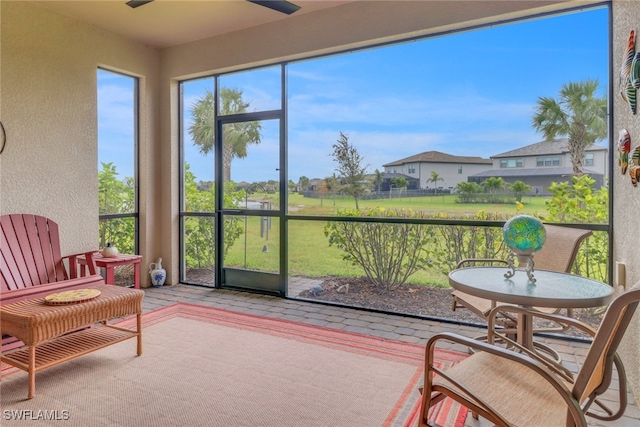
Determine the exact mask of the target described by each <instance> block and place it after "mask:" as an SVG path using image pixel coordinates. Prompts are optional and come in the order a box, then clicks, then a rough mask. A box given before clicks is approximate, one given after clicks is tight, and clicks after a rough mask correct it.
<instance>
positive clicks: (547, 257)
mask: <svg viewBox="0 0 640 427" xmlns="http://www.w3.org/2000/svg"><path fill="white" fill-rule="evenodd" d="M544 228H545V230H546V231H547V240H546V241H545V242H544V245H542V249H540V250H539V251H538V252H536V253H534V254H533V261H534V262H535V267H536V268H537V269H541V270H550V271H557V272H560V273H570V272H571V267H572V266H573V262H574V261H575V259H576V255H578V250H579V249H580V244H581V243H582V241H583V240H584V239H586V238H587V237H589V236H590V235H591V234H592V232H591V230H581V229H579V228H568V227H560V226H557V225H550V224H545V226H544Z"/></svg>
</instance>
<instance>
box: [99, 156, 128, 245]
mask: <svg viewBox="0 0 640 427" xmlns="http://www.w3.org/2000/svg"><path fill="white" fill-rule="evenodd" d="M101 165H102V170H100V171H98V194H99V199H98V209H99V213H100V215H106V214H123V213H132V212H135V189H134V187H135V186H134V180H133V178H132V177H125V178H124V179H123V180H120V179H118V172H117V171H116V166H115V165H114V164H113V163H112V162H109V163H104V162H101ZM98 235H99V239H100V241H99V242H98V246H99V247H101V248H102V247H104V246H105V245H106V244H107V242H109V243H112V244H113V245H114V246H115V247H117V248H118V249H119V250H120V251H121V252H123V253H133V251H134V249H135V241H134V236H135V223H134V221H133V219H132V218H112V219H108V220H103V221H99V224H98Z"/></svg>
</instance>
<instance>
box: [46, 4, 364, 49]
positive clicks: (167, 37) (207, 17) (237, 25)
mask: <svg viewBox="0 0 640 427" xmlns="http://www.w3.org/2000/svg"><path fill="white" fill-rule="evenodd" d="M126 2H127V0H84V1H57V0H41V1H35V3H37V4H39V5H41V6H43V7H46V8H48V9H51V10H54V11H57V12H59V13H61V14H64V15H67V16H70V17H72V18H75V19H78V20H80V21H84V22H87V23H89V24H92V25H95V26H96V27H100V28H103V29H105V30H108V31H110V32H112V33H115V34H119V35H121V36H123V37H125V38H127V39H131V40H134V41H137V42H139V43H143V44H146V45H149V46H154V47H158V48H164V47H169V46H176V45H180V44H184V43H188V42H191V41H194V40H200V39H204V38H207V37H212V36H216V35H220V34H224V33H228V32H232V31H236V30H241V29H245V28H249V27H254V26H257V25H261V24H266V23H269V22H274V21H278V20H283V19H294V18H295V17H296V16H300V15H303V14H305V13H309V12H314V11H318V10H321V9H327V8H332V7H338V6H341V5H344V4H346V3H352V2H353V0H351V1H342V0H322V1H313V0H292V3H295V4H297V5H298V6H301V7H302V8H301V9H300V10H298V11H297V12H295V13H293V14H291V15H286V14H284V13H280V12H276V11H274V10H271V9H268V8H266V7H263V6H260V5H257V4H253V3H249V2H248V1H245V0H196V1H188V0H155V1H153V2H151V3H148V4H146V5H144V6H140V7H138V8H135V9H133V8H131V7H129V6H127V5H126Z"/></svg>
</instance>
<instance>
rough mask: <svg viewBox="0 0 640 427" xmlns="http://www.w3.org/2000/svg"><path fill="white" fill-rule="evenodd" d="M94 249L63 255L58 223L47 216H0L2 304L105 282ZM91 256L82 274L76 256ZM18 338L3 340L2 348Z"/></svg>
mask: <svg viewBox="0 0 640 427" xmlns="http://www.w3.org/2000/svg"><path fill="white" fill-rule="evenodd" d="M93 252H94V251H91V252H87V253H84V254H74V255H67V256H64V257H63V256H62V255H61V252H60V237H59V234H58V224H56V223H55V222H54V221H52V220H50V219H48V218H45V217H43V216H38V215H31V214H11V215H2V216H0V305H4V304H9V303H12V302H16V301H21V300H25V299H34V298H42V297H44V296H46V295H49V294H51V293H55V292H61V291H65V290H69V289H79V288H87V287H91V286H94V285H97V284H104V279H103V278H102V276H100V275H99V274H97V271H98V270H97V268H96V265H95V262H94V260H93ZM79 255H84V256H85V257H86V259H87V265H88V268H89V275H87V276H84V277H80V275H79V269H78V265H77V262H76V257H77V256H79ZM10 343H12V345H11V347H15V345H14V343H15V339H13V341H12V340H11V337H7V338H5V337H4V336H3V339H2V349H3V350H6V349H7V346H8V345H9V344H10Z"/></svg>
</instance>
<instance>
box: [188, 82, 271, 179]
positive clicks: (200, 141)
mask: <svg viewBox="0 0 640 427" xmlns="http://www.w3.org/2000/svg"><path fill="white" fill-rule="evenodd" d="M220 101H221V105H220V114H221V115H228V114H240V113H246V112H247V109H248V108H249V105H250V104H249V103H248V102H245V101H243V99H242V91H241V90H239V89H230V88H222V89H220ZM215 112H216V100H215V95H214V94H213V92H211V91H209V90H207V91H206V93H205V94H204V96H203V97H202V98H200V99H198V100H197V101H196V102H195V103H194V104H193V105H192V106H191V115H192V116H193V123H191V126H189V134H190V135H191V138H193V143H194V144H195V145H197V146H198V147H199V148H200V153H201V154H202V155H207V154H209V153H210V152H211V150H213V147H214V145H215V142H216V136H215V129H216V114H215ZM261 129H262V126H260V123H259V122H256V121H252V122H238V123H227V124H225V125H224V128H223V138H222V139H223V141H224V146H223V147H222V163H223V170H224V176H223V178H224V182H229V181H230V180H231V161H232V160H233V159H234V158H236V157H237V158H239V159H242V158H244V157H247V146H248V145H249V144H259V143H260V130H261Z"/></svg>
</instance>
